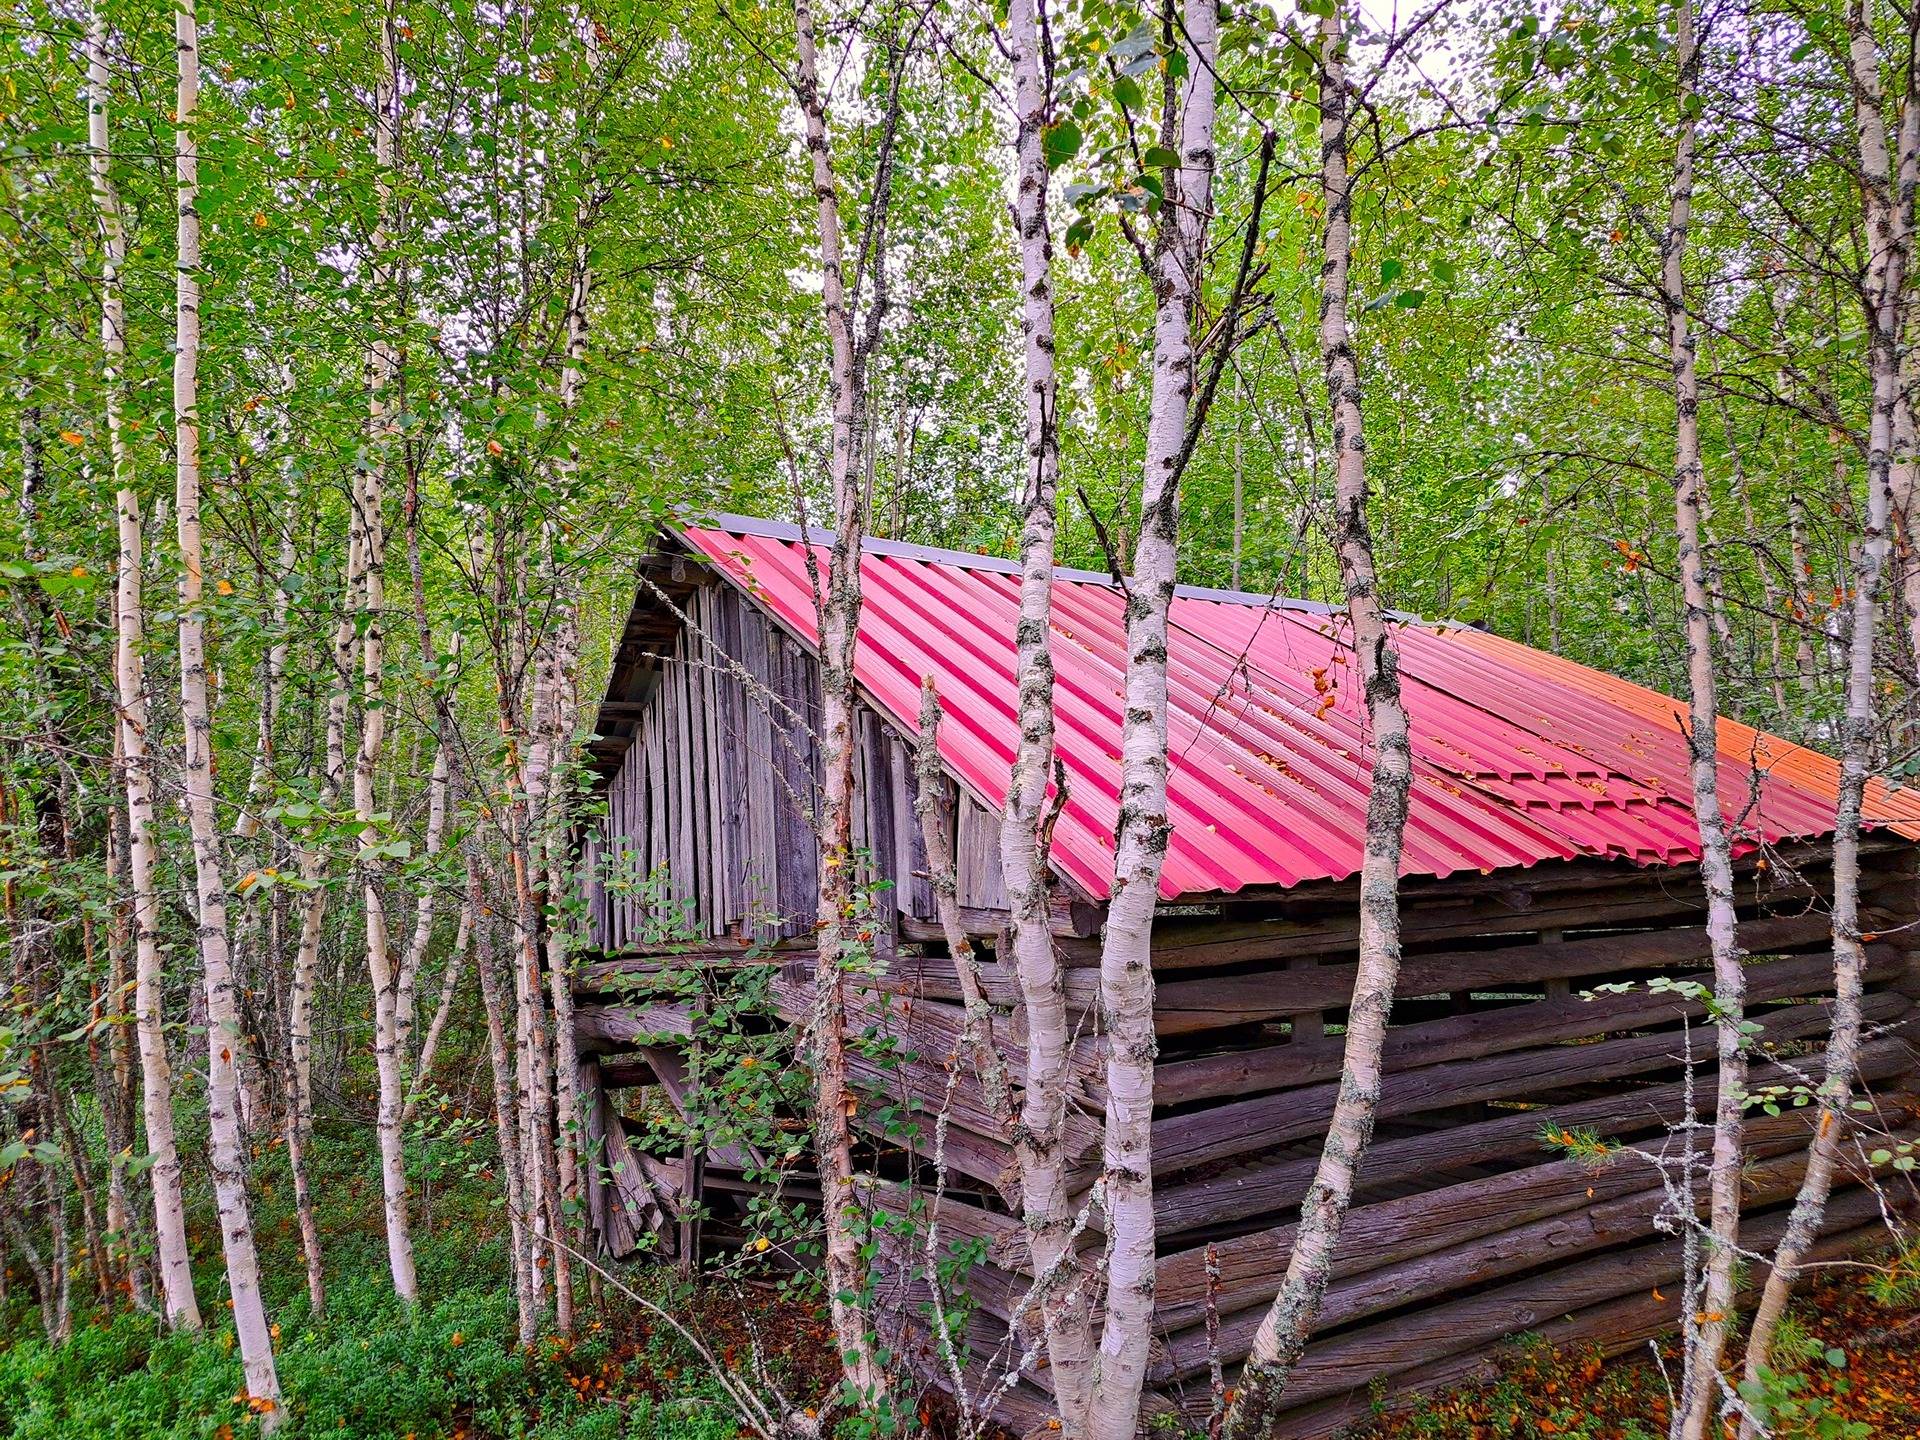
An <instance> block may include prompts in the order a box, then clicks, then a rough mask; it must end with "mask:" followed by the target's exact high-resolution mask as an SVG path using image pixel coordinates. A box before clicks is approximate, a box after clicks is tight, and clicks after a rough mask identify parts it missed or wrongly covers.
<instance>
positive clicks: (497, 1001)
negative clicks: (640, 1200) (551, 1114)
mask: <svg viewBox="0 0 1920 1440" xmlns="http://www.w3.org/2000/svg"><path fill="white" fill-rule="evenodd" d="M467 907H468V909H469V910H471V911H472V913H473V917H474V920H473V924H474V931H473V968H474V970H475V972H476V973H477V974H478V975H479V977H480V1000H481V1004H482V1005H483V1006H484V1007H485V1009H486V1015H487V1063H488V1066H489V1068H490V1069H491V1070H492V1072H493V1114H494V1131H495V1134H496V1136H497V1137H498V1139H499V1142H500V1170H501V1175H500V1188H501V1191H502V1193H503V1194H504V1195H505V1196H506V1202H507V1224H508V1235H509V1249H510V1254H511V1256H512V1259H513V1294H514V1300H515V1303H516V1306H517V1308H518V1311H519V1316H520V1347H521V1349H523V1350H524V1349H529V1348H531V1347H532V1345H533V1342H534V1341H535V1340H537V1339H539V1337H540V1297H539V1282H538V1280H537V1279H536V1278H535V1275H534V1267H533V1244H532V1226H531V1219H532V1215H531V1199H530V1190H529V1187H528V1184H527V1172H526V1165H525V1161H524V1152H523V1151H522V1149H521V1146H520V1109H521V1103H522V1097H521V1095H520V1094H519V1084H518V1081H517V1078H516V1075H517V1072H516V1069H515V1066H514V1063H513V1057H512V1056H511V1055H510V1054H509V1053H508V1049H507V1024H506V1008H507V1002H506V996H505V993H504V989H503V987H502V986H501V984H500V975H499V971H498V969H497V968H496V967H495V964H494V959H493V919H492V912H491V911H490V910H488V909H487V904H486V897H485V895H484V894H483V892H482V890H481V886H480V871H479V869H478V867H477V866H474V865H473V864H471V863H469V865H468V867H467Z"/></svg>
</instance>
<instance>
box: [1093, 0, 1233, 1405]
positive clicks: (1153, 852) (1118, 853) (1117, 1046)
mask: <svg viewBox="0 0 1920 1440" xmlns="http://www.w3.org/2000/svg"><path fill="white" fill-rule="evenodd" d="M1172 5H1173V0H1167V6H1168V9H1167V12H1166V13H1167V20H1166V28H1167V29H1169V30H1171V29H1172V13H1173V12H1172ZM1219 18H1220V17H1219V7H1218V5H1217V3H1216V0H1191V3H1190V4H1189V5H1188V6H1187V7H1186V12H1185V16H1184V24H1183V25H1182V27H1181V28H1182V32H1183V34H1184V37H1185V46H1184V48H1185V52H1186V58H1187V65H1186V72H1187V73H1186V75H1185V77H1184V78H1176V77H1175V76H1174V73H1173V70H1172V67H1168V68H1167V71H1166V76H1167V78H1166V83H1165V87H1164V91H1163V96H1164V98H1163V101H1162V104H1163V109H1162V116H1161V130H1160V143H1161V145H1163V146H1165V147H1168V148H1171V149H1177V152H1178V155H1179V164H1178V165H1177V166H1171V165H1170V166H1168V167H1167V168H1166V169H1165V170H1164V171H1163V172H1162V176H1163V180H1164V184H1165V190H1166V203H1165V205H1164V206H1163V207H1162V209H1161V212H1160V218H1159V220H1158V222H1157V224H1156V226H1155V238H1154V253H1153V256H1152V275H1153V283H1154V325H1153V389H1152V397H1151V400H1150V402H1149V410H1148V416H1147V437H1146V463H1145V469H1144V473H1143V474H1142V477H1141V485H1140V531H1139V535H1138V538H1137V540H1136V541H1135V548H1134V552H1133V571H1132V577H1131V583H1130V584H1129V586H1128V590H1127V602H1126V625H1127V673H1126V704H1125V708H1124V711H1123V715H1122V721H1121V726H1120V813H1119V816H1118V819H1117V821H1116V823H1115V826H1114V860H1113V889H1112V892H1111V895H1110V898H1109V901H1108V905H1107V923H1106V931H1105V934H1104V936H1103V938H1102V941H1101V947H1100V1018H1101V1026H1102V1028H1103V1029H1104V1031H1105V1033H1106V1042H1107V1043H1106V1050H1107V1072H1106V1082H1107V1105H1106V1136H1105V1143H1104V1145H1103V1147H1102V1154H1101V1166H1102V1173H1101V1180H1100V1185H1101V1190H1102V1200H1101V1204H1102V1208H1103V1209H1104V1211H1105V1213H1106V1230H1107V1297H1106V1301H1107V1310H1106V1320H1105V1323H1104V1324H1103V1326H1102V1327H1101V1334H1100V1346H1099V1349H1098V1351H1097V1352H1096V1354H1095V1356H1094V1376H1093V1399H1092V1403H1091V1407H1090V1409H1089V1412H1088V1422H1087V1429H1088V1433H1089V1434H1090V1435H1091V1436H1092V1437H1093V1440H1131V1437H1132V1436H1133V1435H1134V1434H1135V1432H1136V1431H1137V1429H1138V1428H1139V1423H1140V1391H1141V1386H1142V1384H1143V1382H1144V1380H1145V1377H1146V1367H1147V1356H1148V1348H1149V1345H1150V1344H1151V1341H1152V1330H1153V1304H1154V1218H1153V1069H1154V1057H1155V1054H1156V1047H1157V1042H1156V1040H1155V1036H1154V1026H1153V988H1154V987H1153V917H1154V911H1155V908H1156V907H1157V905H1158V904H1159V899H1160V872H1161V869H1162V867H1163V866H1164V864H1165V862H1166V854H1167V841H1168V839H1169V838H1170V837H1171V835H1172V826H1171V825H1170V824H1169V823H1168V817H1167V643H1168V632H1167V612H1168V609H1169V608H1170V606H1171V605H1172V603H1173V587H1174V581H1175V575H1176V570H1177V566H1178V561H1179V554H1178V548H1177V539H1178V529H1179V493H1180V470H1181V467H1182V465H1183V464H1184V463H1185V459H1186V456H1187V455H1188V454H1189V453H1190V450H1191V441H1190V438H1189V433H1188V432H1189V425H1190V424H1191V423H1192V418H1191V412H1192V407H1193V402H1194V399H1195V396H1196V392H1197V388H1198V387H1197V385H1196V383H1195V379H1196V363H1195V355H1194V348H1193V329H1192V327H1193V313H1194V309H1195V307H1196V305H1197V304H1198V301H1199V286H1200V277H1201V274H1202V271H1203V267H1204V265H1205V261H1206V230H1207V222H1208V219H1209V218H1210V216H1211V212H1212V209H1213V193H1212V192H1213V168H1214V150H1213V126H1214V102H1215V96H1214V91H1215V78H1214V65H1215V58H1216V53H1217V49H1218V33H1219ZM1218 343H1220V344H1231V343H1232V337H1231V335H1230V334H1229V335H1226V336H1223V337H1222V338H1221V339H1220V341H1219V342H1218Z"/></svg>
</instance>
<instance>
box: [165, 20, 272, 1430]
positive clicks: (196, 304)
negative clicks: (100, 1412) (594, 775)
mask: <svg viewBox="0 0 1920 1440" xmlns="http://www.w3.org/2000/svg"><path fill="white" fill-rule="evenodd" d="M174 39H175V46H176V52H177V57H178V62H179V87H178V90H177V92H176V98H175V102H174V114H175V117H176V129H175V131H174V185H175V189H176V191H177V196H178V203H179V230H178V256H177V260H176V269H175V288H174V326H175V335H174V357H173V428H174V450H175V473H174V480H175V484H174V507H175V510H176V512H177V513H176V515H175V517H174V523H175V526H176V529H177V531H178V535H179V544H180V571H181V574H180V595H179V606H180V626H179V631H180V710H181V721H182V726H183V728H184V730H185V740H186V747H185V748H186V757H185V764H184V766H183V768H182V774H181V783H182V788H183V789H184V791H185V793H186V809H187V825H188V829H189V831H190V832H191V834H192V837H193V869H194V881H195V888H196V897H195V898H196V902H197V913H198V917H199V926H200V963H201V968H202V971H203V973H204V977H205V982H206V996H207V1127H208V1141H209V1151H210V1154H209V1160H210V1168H211V1169H212V1172H213V1188H214V1197H215V1200H216V1202H217V1203H218V1206H219V1211H220V1238H221V1242H222V1247H223V1249H224V1250H225V1252H226V1261H227V1289H228V1293H229V1296H230V1299H231V1302H232V1305H233V1324H234V1330H235V1332H236V1333H237V1335H238V1337H239V1341H240V1358H241V1363H242V1365H243V1367H244V1369H245V1371H246V1377H247V1391H248V1394H249V1395H250V1396H252V1397H253V1398H254V1399H255V1400H256V1401H258V1402H259V1403H260V1404H261V1405H262V1406H264V1407H266V1408H265V1409H264V1410H263V1411H262V1413H261V1416H260V1427H261V1430H262V1432H263V1433H270V1432H272V1431H273V1430H274V1429H276V1428H278V1426H279V1424H280V1421H281V1420H282V1419H283V1418H284V1416H285V1412H284V1410H283V1408H282V1407H281V1405H280V1380H279V1376H278V1374H277V1373H276V1371H275V1368H274V1360H273V1338H272V1335H271V1334H270V1333H269V1331H268V1328H267V1313H266V1306H265V1304H264V1301H263V1299H262V1296H261V1293H260V1261H259V1256H258V1255H257V1253H256V1252H255V1249H254V1243H253V1218H252V1216H251V1214H250V1213H249V1210H248V1206H247V1176H246V1150H245V1142H244V1139H243V1137H242V1135H241V1132H240V1115H239V1098H240V1097H239V1090H240V1085H239V1074H238V1067H237V1066H236V1064H235V1056H234V1047H235V1046H236V1045H238V1044H239V1043H240V1040H241V1037H240V1025H239V1019H240V1017H239V1007H238V1005H237V1003H236V1000H235V994H234V976H233V963H232V957H231V955H230V954H229V952H228V942H227V894H226V879H225V877H224V876H223V874H222V873H221V856H220V826H219V821H218V818H217V816H216V814H215V810H214V803H215V797H214V780H213V713H212V709H211V706H210V704H209V702H208V698H207V648H206V617H205V614H204V612H203V611H202V609H201V606H202V603H203V591H204V563H203V547H202V543H201V531H200V418H199V403H200V395H199V367H200V214H199V210H198V204H199V192H200V154H199V143H198V141H197V139H196V138H195V134H194V125H195V122H196V119H197V116H196V110H197V107H198V102H199V93H200V49H199V27H198V23H197V17H196V14H195V9H194V4H193V0H181V3H180V4H179V5H178V7H177V8H176V9H175V11H174Z"/></svg>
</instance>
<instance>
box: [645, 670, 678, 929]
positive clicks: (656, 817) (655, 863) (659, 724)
mask: <svg viewBox="0 0 1920 1440" xmlns="http://www.w3.org/2000/svg"><path fill="white" fill-rule="evenodd" d="M666 695H667V687H666V684H665V678H664V677H662V682H661V684H660V685H659V686H658V687H657V688H656V689H655V690H654V692H653V704H652V705H651V706H649V707H648V709H647V873H648V874H652V873H654V872H655V871H657V870H661V869H664V868H667V867H669V866H670V865H671V863H672V858H673V857H672V855H671V853H670V851H669V848H668V844H667V836H668V830H667V826H668V823H669V818H670V817H669V813H668V806H669V805H670V804H671V796H670V792H669V790H668V781H667V773H666V766H665V764H664V755H665V747H664V745H663V743H662V732H663V730H664V729H665V722H664V720H663V718H662V716H663V714H664V711H665V708H666V707H665V701H666ZM668 882H669V883H668V892H667V893H669V894H671V893H672V885H671V882H672V876H671V875H669V876H668Z"/></svg>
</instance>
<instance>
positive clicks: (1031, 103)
mask: <svg viewBox="0 0 1920 1440" xmlns="http://www.w3.org/2000/svg"><path fill="white" fill-rule="evenodd" d="M1007 38H1008V40H1009V42H1010V43H1011V45H1012V49H1013V70H1014V104H1015V109H1016V117H1015V118H1016V121H1017V125H1018V129H1017V131H1016V134H1015V139H1014V161H1015V166H1016V176H1017V178H1016V190H1015V193H1014V228H1015V232H1016V238H1017V241H1018V244H1019V246H1020V275H1021V288H1020V304H1021V321H1020V329H1021V335H1022V340H1023V344H1022V353H1023V363H1024V367H1025V368H1024V374H1025V381H1026V384H1025V391H1024V393H1025V398H1026V473H1025V475H1024V476H1023V478H1022V485H1021V499H1020V507H1021V522H1020V620H1019V623H1018V625H1017V627H1016V628H1015V631H1014V640H1015V645H1016V648H1017V651H1018V658H1017V662H1016V663H1017V667H1018V668H1017V671H1016V674H1017V675H1018V677H1019V682H1018V683H1019V700H1018V703H1019V728H1020V739H1019V744H1018V747H1017V749H1016V751H1015V754H1014V761H1013V772H1012V775H1011V776H1010V777H1009V779H1008V782H1007V802H1006V805H1005V806H1004V808H1003V810H1002V812H1001V822H1000V867H1001V871H1002V874H1003V875H1004V877H1005V884H1006V889H1007V896H1008V940H1009V949H1010V951H1011V955H1010V958H1011V960H1012V962H1013V966H1014V969H1015V971H1016V973H1017V974H1018V975H1019V977H1020V993H1021V999H1022V1001H1023V1002H1024V1008H1025V1011H1026V1017H1027V1084H1026V1089H1025V1091H1024V1094H1023V1096H1022V1100H1021V1107H1020V1125H1019V1128H1018V1130H1017V1131H1016V1132H1015V1133H1016V1137H1017V1138H1016V1147H1017V1148H1016V1158H1017V1161H1018V1164H1019V1167H1020V1182H1021V1215H1022V1219H1023V1221H1024V1223H1025V1226H1026V1233H1027V1246H1028V1249H1029V1251H1030V1255H1031V1259H1032V1262H1033V1274H1034V1277H1035V1278H1034V1283H1035V1286H1036V1287H1037V1289H1038V1291H1039V1295H1038V1301H1039V1308H1040V1317H1041V1324H1042V1326H1043V1328H1044V1329H1045V1332H1046V1337H1047V1358H1048V1368H1049V1370H1050V1372H1051V1376H1052V1380H1053V1392H1054V1403H1055V1404H1056V1405H1057V1406H1058V1407H1059V1410H1060V1421H1061V1427H1062V1430H1063V1432H1064V1434H1065V1440H1080V1437H1082V1436H1084V1435H1085V1434H1086V1429H1087V1424H1088V1420H1089V1414H1088V1411H1089V1408H1090V1406H1091V1404H1092V1395H1093V1335H1092V1327H1091V1318H1090V1309H1091V1303H1090V1297H1089V1293H1088V1291H1089V1287H1090V1283H1091V1282H1090V1279H1089V1277H1088V1276H1087V1274H1086V1273H1085V1270H1084V1268H1083V1267H1082V1265H1081V1264H1080V1263H1079V1261H1078V1260H1077V1259H1076V1257H1075V1254H1074V1228H1075V1217H1074V1206H1073V1201H1072V1197H1071V1195H1070V1194H1069V1189H1068V1182H1067V1168H1066V1157H1065V1156H1064V1155H1063V1154H1062V1153H1061V1140H1062V1136H1063V1134H1064V1130H1065V1125H1066V1107H1067V1087H1068V1082H1069V1080H1070V1078H1071V1073H1072V1059H1073V1031H1072V1026H1071V1024H1070V1022H1069V1020H1068V1018H1067V1001H1066V988H1065V979H1064V977H1063V975H1062V973H1061V968H1060V959H1059V956H1058V955H1057V954H1056V953H1055V952H1054V948H1053V931H1052V923H1051V916H1050V914H1049V908H1050V907H1049V905H1048V898H1049V893H1050V890H1051V875H1050V873H1049V868H1048V864H1047V846H1046V838H1047V837H1046V807H1047V777H1048V772H1049V771H1051V770H1052V769H1053V768H1054V755H1053V746H1054V728H1053V680H1054V672H1053V643H1052V623H1053V619H1052V616H1053V562H1054V534H1055V524H1056V497H1057V495H1058V492H1059V486H1060V445H1059V431H1058V429H1057V420H1058V399H1057V393H1058V384H1057V380H1056V376H1055V370H1054V339H1053V238H1052V233H1051V230H1050V227H1049V223H1048V218H1047V183H1048V170H1047V160H1046V154H1045V151H1044V148H1043V145H1042V141H1043V137H1044V135H1045V132H1046V127H1047V125H1048V123H1049V120H1050V117H1051V114H1052V100H1053V97H1052V95H1051V93H1050V89H1049V86H1048V83H1047V78H1046V77H1047V76H1048V74H1049V73H1050V65H1049V57H1048V55H1047V53H1046V50H1047V45H1048V41H1047V29H1046V12H1045V0H1012V4H1011V5H1010V6H1009V7H1008V16H1007ZM923 784H924V782H923Z"/></svg>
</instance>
